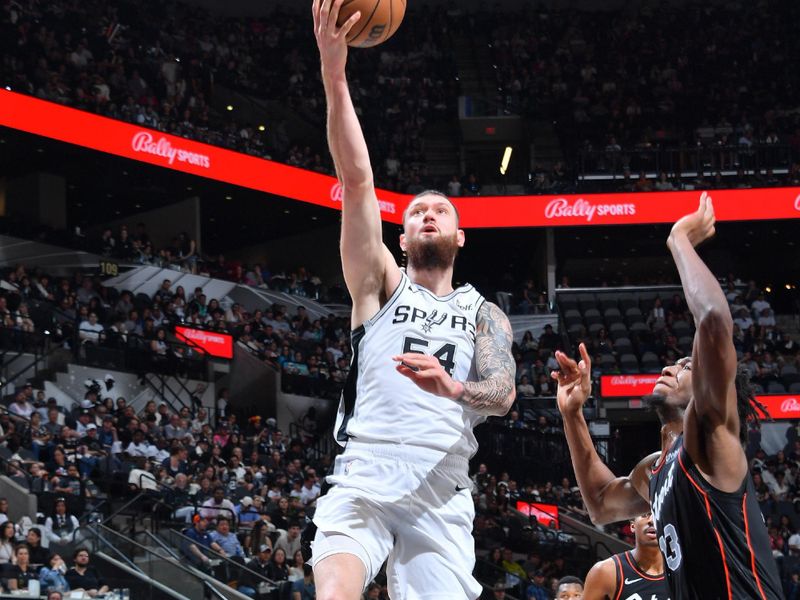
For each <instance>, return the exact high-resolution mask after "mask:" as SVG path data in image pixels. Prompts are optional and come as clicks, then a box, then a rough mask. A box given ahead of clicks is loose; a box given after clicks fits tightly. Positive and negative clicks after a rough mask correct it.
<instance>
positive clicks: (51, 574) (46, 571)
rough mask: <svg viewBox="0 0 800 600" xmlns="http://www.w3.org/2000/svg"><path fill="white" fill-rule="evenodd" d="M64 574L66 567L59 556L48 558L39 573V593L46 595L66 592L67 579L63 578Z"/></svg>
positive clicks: (54, 555)
mask: <svg viewBox="0 0 800 600" xmlns="http://www.w3.org/2000/svg"><path fill="white" fill-rule="evenodd" d="M66 573H67V565H66V563H65V562H64V560H63V559H62V558H61V556H59V555H58V554H53V555H52V556H50V558H49V560H48V561H46V562H45V565H44V566H43V567H42V569H41V570H40V571H39V584H40V586H41V591H43V592H45V593H47V594H49V593H51V592H68V591H69V583H67V578H66V577H65V575H66ZM48 599H49V596H48Z"/></svg>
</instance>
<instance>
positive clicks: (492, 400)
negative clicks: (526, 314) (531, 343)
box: [458, 302, 517, 416]
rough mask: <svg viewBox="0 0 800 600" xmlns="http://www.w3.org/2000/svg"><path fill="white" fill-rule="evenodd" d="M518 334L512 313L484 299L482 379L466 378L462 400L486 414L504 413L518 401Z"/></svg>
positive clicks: (479, 347) (479, 352) (479, 353)
mask: <svg viewBox="0 0 800 600" xmlns="http://www.w3.org/2000/svg"><path fill="white" fill-rule="evenodd" d="M513 339H514V336H513V332H512V331H511V324H510V323H509V322H508V317H507V316H506V315H505V313H504V312H503V311H502V310H500V308H499V307H498V306H497V305H496V304H492V303H491V302H484V303H483V306H481V308H480V310H478V317H477V322H476V331H475V362H476V366H477V370H478V377H479V380H478V381H465V382H464V393H463V394H462V396H461V397H460V398H459V399H458V401H459V402H461V403H462V404H465V405H467V406H469V407H470V408H471V409H472V410H474V411H476V412H478V413H480V414H483V415H486V416H493V415H497V416H501V415H504V414H506V413H507V412H508V409H509V408H511V404H512V403H513V402H514V391H515V387H514V376H515V373H516V369H517V366H516V364H515V362H514V357H513V356H512V354H511V344H512V342H513Z"/></svg>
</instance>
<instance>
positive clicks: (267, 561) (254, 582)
mask: <svg viewBox="0 0 800 600" xmlns="http://www.w3.org/2000/svg"><path fill="white" fill-rule="evenodd" d="M271 559H272V548H271V547H270V546H269V545H268V544H261V545H260V546H259V547H258V552H257V553H256V555H255V556H254V557H253V558H252V559H251V560H250V561H249V562H248V563H247V564H246V566H247V568H248V569H249V571H255V573H257V574H258V575H261V576H263V577H266V578H269V577H270V574H271V565H272V560H271ZM260 583H261V580H260V579H258V578H257V577H256V576H255V575H253V574H251V573H249V572H248V571H243V572H242V579H241V581H240V583H239V591H240V592H241V593H243V594H244V595H246V596H250V597H251V598H255V597H256V590H257V589H258V587H259V584H260Z"/></svg>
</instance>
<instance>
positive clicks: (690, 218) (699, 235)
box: [667, 192, 717, 248]
mask: <svg viewBox="0 0 800 600" xmlns="http://www.w3.org/2000/svg"><path fill="white" fill-rule="evenodd" d="M716 222H717V218H716V215H715V214H714V203H713V202H712V201H711V196H709V195H708V192H703V193H702V194H701V195H700V205H699V206H698V208H697V210H696V211H694V212H693V213H691V214H688V215H686V216H685V217H683V218H682V219H680V220H679V221H678V222H677V223H675V225H673V226H672V231H671V232H670V234H669V239H668V240H667V245H669V244H670V242H672V241H675V239H677V238H678V237H681V236H686V237H687V238H688V239H689V242H691V244H692V246H694V247H695V248H696V247H697V246H698V245H699V244H701V243H703V242H704V241H706V240H707V239H708V238H710V237H711V236H713V235H714V232H715V229H714V225H715V224H716Z"/></svg>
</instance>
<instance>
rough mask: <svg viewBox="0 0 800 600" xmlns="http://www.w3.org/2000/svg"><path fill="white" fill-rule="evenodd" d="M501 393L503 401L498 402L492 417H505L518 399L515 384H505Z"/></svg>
mask: <svg viewBox="0 0 800 600" xmlns="http://www.w3.org/2000/svg"><path fill="white" fill-rule="evenodd" d="M500 392H501V396H500V397H501V400H500V402H498V403H497V404H496V405H495V407H494V410H493V411H492V414H491V415H490V416H492V417H505V416H506V415H507V414H508V411H510V410H511V407H512V406H514V401H515V400H516V399H517V389H516V388H515V387H514V382H513V381H511V382H503V384H502V389H501V390H500Z"/></svg>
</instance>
